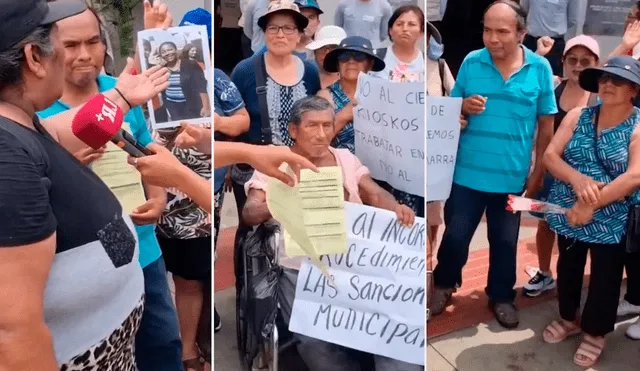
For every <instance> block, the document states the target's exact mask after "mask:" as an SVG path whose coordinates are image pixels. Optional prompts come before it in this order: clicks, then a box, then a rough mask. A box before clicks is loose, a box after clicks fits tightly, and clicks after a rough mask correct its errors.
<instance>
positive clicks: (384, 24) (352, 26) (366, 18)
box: [334, 0, 392, 48]
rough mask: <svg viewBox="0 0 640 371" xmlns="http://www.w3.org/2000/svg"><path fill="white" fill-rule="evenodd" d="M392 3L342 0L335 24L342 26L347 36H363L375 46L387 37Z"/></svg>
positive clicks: (385, 0)
mask: <svg viewBox="0 0 640 371" xmlns="http://www.w3.org/2000/svg"><path fill="white" fill-rule="evenodd" d="M391 12H392V10H391V5H389V2H388V1H387V0H368V1H363V0H342V1H340V3H339V4H338V7H337V8H336V12H335V16H334V24H335V25H336V26H338V27H342V28H343V29H344V31H345V32H346V33H347V36H361V37H364V38H366V39H369V41H371V45H372V46H373V47H374V48H379V47H381V46H382V42H383V41H384V40H386V39H387V31H388V23H389V18H391Z"/></svg>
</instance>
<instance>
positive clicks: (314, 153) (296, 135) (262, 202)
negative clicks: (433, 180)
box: [242, 96, 424, 371]
mask: <svg viewBox="0 0 640 371" xmlns="http://www.w3.org/2000/svg"><path fill="white" fill-rule="evenodd" d="M334 119H335V115H334V109H333V107H332V105H331V104H330V103H329V102H328V101H327V100H325V99H324V98H321V97H316V96H311V97H306V98H303V99H301V100H299V101H297V102H296V103H294V105H293V107H292V111H291V119H290V123H289V128H288V131H289V134H290V135H291V138H292V139H293V140H294V142H295V144H294V145H293V146H292V147H291V151H293V152H294V153H297V154H299V155H301V156H303V157H305V158H307V159H308V160H310V161H311V162H312V163H313V164H314V165H315V166H316V167H326V166H339V167H341V168H342V176H343V181H344V199H345V201H349V202H353V203H360V204H365V205H370V206H373V207H377V208H381V209H386V210H391V211H393V212H395V213H396V214H397V217H398V221H399V222H400V223H401V224H403V225H406V226H411V225H413V223H414V219H415V215H414V213H413V211H412V210H411V209H410V208H409V207H407V206H405V205H401V204H399V203H398V202H397V201H396V200H395V199H394V197H393V196H392V195H391V194H390V193H388V192H387V191H385V190H384V189H382V188H381V187H380V186H378V185H377V184H376V182H375V181H374V180H373V179H372V178H371V177H370V175H369V170H368V169H367V168H366V167H365V166H363V165H362V163H361V162H360V161H359V160H358V158H357V157H355V156H354V155H353V154H351V152H349V150H347V149H335V148H332V147H331V146H330V144H331V141H332V139H333V138H334V137H335V134H336V133H335V125H334ZM267 180H268V178H267V177H266V176H265V175H263V174H261V173H259V172H257V171H256V172H255V173H254V174H253V177H252V178H251V179H250V180H249V181H248V182H247V183H246V185H245V190H246V192H247V202H246V204H245V207H244V209H243V212H242V216H243V219H244V222H245V223H246V224H248V225H252V226H269V225H271V226H273V221H272V217H271V214H270V212H269V209H268V208H267V203H266V192H267ZM265 223H266V224H265ZM259 228H260V227H259ZM267 229H268V227H267ZM258 234H259V235H260V236H261V237H260V238H269V236H268V234H269V232H266V233H265V232H264V228H263V230H262V232H258ZM276 235H278V234H276ZM274 245H275V246H277V247H276V250H277V251H275V252H273V253H272V254H273V256H275V257H276V258H275V259H271V261H274V262H275V263H274V264H273V266H274V267H275V268H276V269H277V273H276V274H274V275H271V280H277V286H278V289H277V293H274V296H275V297H277V308H278V311H279V313H278V314H279V315H278V318H279V319H281V320H282V322H283V323H282V325H283V326H275V325H274V323H272V324H271V326H269V324H267V326H263V327H262V328H268V329H271V330H273V331H272V335H271V336H273V333H275V338H276V339H275V340H277V330H278V329H280V330H281V331H283V330H282V327H284V328H285V329H286V324H288V323H289V319H290V318H291V310H292V305H293V300H294V297H295V291H296V281H297V276H298V272H299V269H300V267H301V264H302V261H303V257H295V258H290V257H288V256H287V255H286V253H285V250H284V243H283V241H282V239H281V238H277V241H275V243H274ZM244 253H245V254H247V253H248V252H247V251H245V252H244ZM248 254H249V255H252V256H256V254H255V252H254V253H248ZM266 254H267V255H268V254H269V252H267V253H266ZM273 256H272V257H273ZM246 270H247V268H246V267H245V271H246ZM263 271H264V270H263ZM254 274H255V272H254ZM245 275H246V273H245ZM249 275H251V273H249ZM265 277H266V276H265ZM261 279H264V277H262V278H261ZM247 282H248V280H246V279H245V283H246V284H247V285H249V286H251V284H250V283H247ZM249 289H250V288H249ZM245 290H246V288H245ZM253 312H255V308H254V310H253ZM246 317H247V318H245V320H246V322H249V321H252V320H256V319H255V318H248V317H251V314H250V313H246ZM266 317H268V318H269V320H268V321H271V320H272V318H273V317H269V316H268V315H266ZM245 325H246V323H245ZM246 332H247V331H246V330H245V333H246ZM291 337H292V339H293V344H295V348H296V350H297V353H298V354H299V356H300V358H301V359H302V361H303V362H304V363H306V369H308V370H310V371H360V370H364V369H366V370H375V371H387V370H389V371H391V370H394V371H395V370H403V371H414V370H416V371H419V370H423V369H424V368H423V367H422V366H418V365H413V364H408V363H405V362H402V361H399V360H395V359H391V358H387V357H383V356H380V355H371V354H367V353H363V352H360V351H357V350H354V349H349V348H346V347H343V346H340V345H336V344H332V343H328V342H325V341H322V340H318V339H314V338H311V337H307V336H304V335H301V334H297V333H293V334H291ZM271 344H272V346H273V344H274V343H273V342H271ZM275 348H276V349H273V348H272V349H271V350H272V352H271V353H272V354H271V355H270V356H271V357H275V358H276V359H277V357H278V349H277V346H276V347H275ZM366 359H368V360H369V362H371V363H370V364H368V365H367V366H364V365H363V364H362V362H366ZM271 363H272V364H274V365H273V366H272V369H277V367H278V365H277V361H276V362H273V361H272V362H271ZM302 369H305V368H304V367H302V366H297V367H296V368H295V370H296V371H297V370H302Z"/></svg>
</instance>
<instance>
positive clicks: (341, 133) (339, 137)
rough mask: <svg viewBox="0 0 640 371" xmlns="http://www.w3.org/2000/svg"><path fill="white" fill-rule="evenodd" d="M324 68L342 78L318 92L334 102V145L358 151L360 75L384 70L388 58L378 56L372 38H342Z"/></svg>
mask: <svg viewBox="0 0 640 371" xmlns="http://www.w3.org/2000/svg"><path fill="white" fill-rule="evenodd" d="M323 68H324V70H325V71H327V72H334V73H336V72H337V73H338V76H339V80H338V81H336V82H334V83H333V84H331V85H330V86H328V87H327V88H326V89H323V90H320V91H319V92H318V95H319V96H321V97H323V98H325V99H326V100H328V101H329V102H331V104H332V105H333V107H334V109H335V112H336V118H335V133H336V134H335V138H334V139H333V141H332V142H331V146H333V147H335V148H346V149H348V150H349V151H351V153H353V154H355V152H356V147H355V138H354V131H353V107H354V106H355V104H354V102H355V95H356V86H357V85H358V75H359V74H360V72H362V73H368V72H369V71H382V70H383V69H384V61H383V60H382V58H380V57H378V56H377V55H376V52H375V50H374V49H373V47H372V46H371V41H369V40H367V39H365V38H364V37H360V36H351V37H347V38H346V39H344V40H342V42H340V46H338V48H336V49H334V50H333V51H331V52H329V54H327V56H326V57H325V59H324V62H323Z"/></svg>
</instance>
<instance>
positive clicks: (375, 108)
mask: <svg viewBox="0 0 640 371" xmlns="http://www.w3.org/2000/svg"><path fill="white" fill-rule="evenodd" d="M424 91H425V90H424V83H421V82H420V83H418V82H415V83H413V82H411V83H402V84H399V83H396V82H391V81H388V80H385V79H380V78H376V77H372V76H369V75H365V74H362V73H361V74H360V76H359V77H358V91H357V93H356V96H357V100H358V105H357V106H356V107H355V109H354V113H353V126H354V130H355V146H356V156H357V157H358V159H360V161H362V163H363V164H364V165H365V166H366V167H368V168H369V171H371V176H372V177H373V178H374V179H378V180H382V181H385V182H387V183H389V184H390V185H392V186H393V187H394V188H396V189H399V190H402V191H405V192H407V193H411V194H414V195H418V196H424V191H425V189H424V132H425V129H424V96H425V92H424Z"/></svg>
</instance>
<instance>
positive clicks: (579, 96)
mask: <svg viewBox="0 0 640 371" xmlns="http://www.w3.org/2000/svg"><path fill="white" fill-rule="evenodd" d="M549 40H550V41H551V42H550V43H548V42H547V41H549ZM552 46H553V40H552V39H548V40H541V41H539V43H538V50H537V53H538V54H541V55H544V54H546V52H548V50H551V47H552ZM599 58H600V47H599V46H598V42H597V41H596V40H595V39H594V38H592V37H589V36H586V35H580V36H576V37H574V38H572V39H570V40H569V41H567V44H566V46H565V48H564V53H563V55H562V65H563V68H564V78H561V77H558V76H556V79H557V86H556V89H555V95H556V104H557V105H558V113H557V114H556V115H555V128H554V130H558V127H559V126H560V122H562V119H564V117H565V116H566V114H567V112H569V111H571V110H572V109H574V108H576V107H585V106H592V105H595V104H596V102H597V97H596V94H594V93H591V92H588V91H586V90H584V89H583V88H581V87H580V84H579V78H580V73H581V72H582V71H583V70H584V69H586V68H590V67H596V66H597V65H598V60H599ZM552 184H553V177H552V176H551V175H550V174H549V173H547V175H546V177H545V180H544V186H543V189H542V190H541V191H540V193H538V195H537V196H536V197H535V198H536V199H538V200H543V201H545V200H546V199H547V198H548V197H549V191H550V190H551V186H552ZM532 215H533V216H535V217H537V218H539V219H540V220H539V221H538V231H537V233H536V246H537V249H538V265H539V268H538V270H537V272H536V273H535V274H532V278H531V279H530V280H529V282H528V283H527V284H526V285H525V286H524V288H523V294H524V296H526V297H536V296H539V295H541V294H542V293H544V292H545V291H548V290H552V289H553V288H555V287H556V282H555V280H554V279H553V276H552V274H551V253H552V250H553V244H554V243H555V240H556V234H555V233H554V232H553V231H552V230H551V229H550V228H549V225H548V224H547V222H546V221H545V220H544V215H543V214H537V213H536V214H533V213H532Z"/></svg>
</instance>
